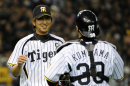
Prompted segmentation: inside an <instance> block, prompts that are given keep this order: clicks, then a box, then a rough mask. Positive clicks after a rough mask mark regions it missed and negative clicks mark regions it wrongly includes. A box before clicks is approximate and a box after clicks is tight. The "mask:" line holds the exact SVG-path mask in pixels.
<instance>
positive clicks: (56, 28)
mask: <svg viewBox="0 0 130 86" xmlns="http://www.w3.org/2000/svg"><path fill="white" fill-rule="evenodd" d="M37 4H46V5H48V6H50V8H51V9H52V14H53V25H52V28H51V29H50V32H51V33H53V34H56V35H58V36H61V37H63V38H64V39H65V40H66V41H67V40H72V39H75V38H77V33H76V30H75V22H74V20H75V16H76V14H77V13H78V12H79V11H80V10H82V9H89V10H92V11H94V12H95V14H96V15H97V16H98V19H99V24H100V27H101V29H102V33H101V36H100V39H101V40H104V41H108V42H110V43H112V44H114V45H116V47H117V50H118V52H119V54H120V55H121V57H122V59H123V60H124V63H125V68H124V72H125V77H126V78H125V80H124V81H123V82H122V83H120V84H119V83H116V82H115V81H111V83H112V85H113V86H119V85H120V86H128V83H129V85H130V75H129V74H130V16H129V14H130V0H120V1H119V0H0V67H6V62H7V60H8V58H9V56H10V54H11V52H12V50H13V49H14V46H15V44H16V43H17V41H18V40H19V39H21V38H23V37H24V36H26V35H28V34H30V33H32V32H33V27H32V9H33V7H34V6H35V5H37ZM0 70H2V69H0ZM15 82H17V81H16V80H15V79H13V83H12V86H17V85H16V84H17V83H15ZM0 83H1V82H0ZM0 86H4V85H2V84H1V85H0Z"/></svg>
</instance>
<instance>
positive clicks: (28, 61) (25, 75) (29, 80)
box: [7, 5, 64, 86]
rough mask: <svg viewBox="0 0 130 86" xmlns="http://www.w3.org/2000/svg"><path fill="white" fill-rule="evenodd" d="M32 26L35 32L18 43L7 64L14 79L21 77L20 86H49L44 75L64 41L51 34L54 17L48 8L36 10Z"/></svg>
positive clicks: (41, 7)
mask: <svg viewBox="0 0 130 86" xmlns="http://www.w3.org/2000/svg"><path fill="white" fill-rule="evenodd" d="M32 24H33V26H34V31H35V32H34V33H33V34H30V35H28V36H26V37H24V38H22V39H21V40H19V41H18V42H17V44H16V46H15V48H14V50H13V52H12V54H11V56H10V58H9V60H8V63H7V64H8V67H9V69H10V72H11V74H12V75H13V76H14V77H17V76H20V86H48V84H47V81H46V79H45V78H44V76H43V75H44V73H45V71H46V70H47V68H48V66H49V64H50V63H51V58H52V57H53V56H54V55H55V54H56V48H57V47H58V46H59V45H61V44H62V43H63V42H64V40H63V38H61V37H58V36H56V35H53V34H49V29H50V27H51V24H52V17H51V12H50V8H49V7H48V6H46V5H38V6H36V7H35V8H34V10H33V20H32Z"/></svg>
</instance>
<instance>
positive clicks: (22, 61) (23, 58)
mask: <svg viewBox="0 0 130 86" xmlns="http://www.w3.org/2000/svg"><path fill="white" fill-rule="evenodd" d="M26 61H27V56H25V55H21V56H19V58H18V66H19V67H21V66H22V65H23V64H24V63H25V62H26Z"/></svg>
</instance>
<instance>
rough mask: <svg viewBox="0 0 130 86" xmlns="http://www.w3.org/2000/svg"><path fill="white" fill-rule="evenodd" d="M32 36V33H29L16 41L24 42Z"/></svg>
mask: <svg viewBox="0 0 130 86" xmlns="http://www.w3.org/2000/svg"><path fill="white" fill-rule="evenodd" d="M33 36H34V34H29V35H27V36H25V37H23V38H21V39H20V40H19V41H18V43H22V42H26V41H27V40H29V39H30V38H32V37H33Z"/></svg>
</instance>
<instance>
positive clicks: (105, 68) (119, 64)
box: [45, 41, 124, 86]
mask: <svg viewBox="0 0 130 86" xmlns="http://www.w3.org/2000/svg"><path fill="white" fill-rule="evenodd" d="M86 44H88V45H89V44H92V43H91V42H86ZM113 47H114V46H113V45H112V44H110V43H108V42H105V41H98V43H97V44H96V45H95V46H94V51H93V56H94V63H95V64H96V72H97V73H102V74H103V75H104V76H107V77H109V78H110V77H111V78H113V79H121V78H122V77H123V76H124V73H123V66H124V62H123V60H122V58H121V57H120V55H119V54H118V53H117V51H116V50H115V49H114V48H113ZM61 48H62V49H61V50H60V51H59V52H58V53H57V54H56V55H55V56H54V58H53V59H52V64H51V66H50V67H49V69H48V70H47V72H46V73H45V78H46V79H48V80H50V81H52V82H57V81H58V80H59V77H60V75H62V74H64V73H69V74H70V77H76V76H80V75H83V74H84V73H87V74H89V73H90V67H91V65H90V57H89V55H88V50H87V49H86V48H85V47H84V46H83V45H81V44H80V43H79V42H75V43H74V42H73V43H72V44H71V43H66V44H65V45H63V46H62V47H61ZM100 80H101V78H99V77H96V80H94V79H93V77H92V76H90V75H89V76H87V77H85V78H80V79H79V80H76V81H74V82H72V84H73V85H74V86H109V84H108V83H107V82H106V81H105V80H103V81H101V82H100V83H98V84H97V82H98V81H100Z"/></svg>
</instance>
